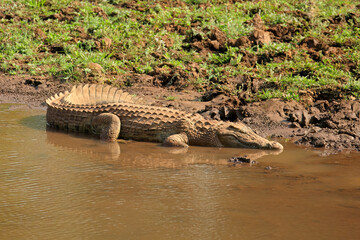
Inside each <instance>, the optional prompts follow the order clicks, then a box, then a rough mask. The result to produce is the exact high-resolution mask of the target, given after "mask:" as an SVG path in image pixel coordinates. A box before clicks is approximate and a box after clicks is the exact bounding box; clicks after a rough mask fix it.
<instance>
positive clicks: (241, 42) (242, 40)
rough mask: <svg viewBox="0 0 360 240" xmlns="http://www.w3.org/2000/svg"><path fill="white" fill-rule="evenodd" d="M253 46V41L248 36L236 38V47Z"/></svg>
mask: <svg viewBox="0 0 360 240" xmlns="http://www.w3.org/2000/svg"><path fill="white" fill-rule="evenodd" d="M249 46H251V41H250V39H249V38H248V37H245V36H242V37H239V38H238V39H236V41H235V43H234V47H249Z"/></svg>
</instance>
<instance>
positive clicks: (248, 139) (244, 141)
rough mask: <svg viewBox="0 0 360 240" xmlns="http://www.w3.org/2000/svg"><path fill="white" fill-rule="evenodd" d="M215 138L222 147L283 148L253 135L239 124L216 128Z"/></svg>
mask: <svg viewBox="0 0 360 240" xmlns="http://www.w3.org/2000/svg"><path fill="white" fill-rule="evenodd" d="M217 136H218V139H219V141H220V142H221V145H223V146H224V147H237V148H261V149H279V150H280V149H283V146H282V145H281V144H280V143H278V142H274V141H269V140H267V139H265V138H263V137H260V136H259V135H257V134H256V133H254V132H253V131H252V130H251V129H250V128H249V127H246V126H245V125H243V124H241V123H226V124H223V125H221V126H220V127H219V128H218V131H217Z"/></svg>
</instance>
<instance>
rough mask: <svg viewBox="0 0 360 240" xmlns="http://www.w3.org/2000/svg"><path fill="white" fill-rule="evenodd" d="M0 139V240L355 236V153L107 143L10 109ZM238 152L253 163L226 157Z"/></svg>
mask: <svg viewBox="0 0 360 240" xmlns="http://www.w3.org/2000/svg"><path fill="white" fill-rule="evenodd" d="M0 136H1V137H0V239H359V237H360V228H359V224H360V154H359V153H351V154H339V155H332V156H329V157H326V158H323V157H319V154H318V153H317V152H314V151H313V150H306V149H304V148H300V147H297V146H295V145H293V144H291V143H286V142H284V143H283V144H284V146H285V150H284V151H283V152H282V153H276V152H271V151H270V152H269V151H260V150H243V149H216V148H200V147H190V148H189V150H188V151H187V152H184V151H181V150H177V149H168V148H162V147H160V146H158V145H157V144H154V143H141V142H121V143H114V144H105V143H102V142H101V141H98V140H96V139H90V138H86V137H83V136H78V135H73V134H65V133H60V132H52V131H46V128H45V111H44V110H43V109H30V108H28V107H27V106H26V105H15V104H1V105H0ZM244 154H246V155H248V156H249V157H251V158H253V159H256V161H257V162H258V163H257V164H253V165H251V166H249V165H239V164H237V165H235V166H234V165H233V164H231V163H229V162H228V159H229V158H230V157H233V156H240V155H244ZM268 166H271V169H269V168H267V169H266V167H268Z"/></svg>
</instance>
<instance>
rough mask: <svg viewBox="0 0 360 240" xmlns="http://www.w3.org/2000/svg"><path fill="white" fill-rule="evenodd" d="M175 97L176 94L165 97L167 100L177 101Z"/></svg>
mask: <svg viewBox="0 0 360 240" xmlns="http://www.w3.org/2000/svg"><path fill="white" fill-rule="evenodd" d="M175 99H176V97H174V96H167V97H166V98H165V100H166V101H175Z"/></svg>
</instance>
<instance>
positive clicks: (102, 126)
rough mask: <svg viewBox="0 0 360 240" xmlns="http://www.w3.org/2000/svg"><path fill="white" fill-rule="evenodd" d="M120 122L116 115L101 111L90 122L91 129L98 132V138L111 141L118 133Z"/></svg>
mask: <svg viewBox="0 0 360 240" xmlns="http://www.w3.org/2000/svg"><path fill="white" fill-rule="evenodd" d="M120 127H121V122H120V119H119V117H118V116H116V115H115V114H112V113H101V114H99V115H98V116H96V117H94V118H93V119H92V122H91V128H92V131H93V132H94V133H95V134H100V139H101V140H104V141H109V142H113V141H115V140H116V139H117V138H118V136H119V134H120Z"/></svg>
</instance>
